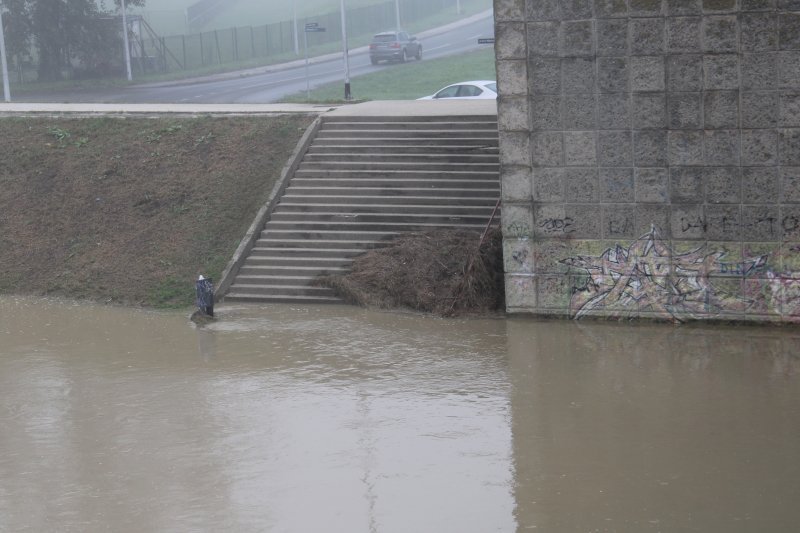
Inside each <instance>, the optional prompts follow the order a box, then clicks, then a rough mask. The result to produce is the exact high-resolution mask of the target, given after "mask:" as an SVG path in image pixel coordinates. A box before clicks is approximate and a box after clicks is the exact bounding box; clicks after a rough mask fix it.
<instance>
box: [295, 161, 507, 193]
mask: <svg viewBox="0 0 800 533" xmlns="http://www.w3.org/2000/svg"><path fill="white" fill-rule="evenodd" d="M299 178H333V179H335V180H345V179H367V180H374V179H377V178H381V179H391V178H394V179H396V180H398V182H400V183H406V182H409V181H425V180H429V179H437V180H438V179H448V180H451V179H456V180H471V179H476V180H487V181H491V182H494V183H497V184H498V185H499V184H500V179H499V178H498V173H497V171H496V170H488V171H487V170H468V169H466V168H464V166H463V165H460V166H458V167H457V168H454V169H451V170H430V169H422V170H413V169H410V170H409V169H391V168H384V169H380V170H371V169H325V168H315V169H301V170H298V171H297V172H295V174H294V177H293V178H292V180H291V181H290V182H289V187H292V186H294V185H295V182H296V180H297V179H299ZM332 185H333V184H332ZM381 188H383V186H381Z"/></svg>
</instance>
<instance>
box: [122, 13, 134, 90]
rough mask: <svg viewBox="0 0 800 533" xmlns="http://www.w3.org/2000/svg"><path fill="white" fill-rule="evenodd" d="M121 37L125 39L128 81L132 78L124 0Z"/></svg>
mask: <svg viewBox="0 0 800 533" xmlns="http://www.w3.org/2000/svg"><path fill="white" fill-rule="evenodd" d="M122 39H123V41H125V68H126V69H127V71H128V81H131V80H132V79H133V74H131V45H130V43H129V42H128V18H127V17H126V15H125V0H122Z"/></svg>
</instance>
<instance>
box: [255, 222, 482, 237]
mask: <svg viewBox="0 0 800 533" xmlns="http://www.w3.org/2000/svg"><path fill="white" fill-rule="evenodd" d="M487 222H488V219H481V220H480V221H479V222H475V221H473V220H462V219H458V220H452V219H440V220H430V219H428V220H417V221H415V222H405V221H396V222H389V221H382V222H378V221H373V222H366V221H349V222H345V221H341V222H339V221H307V220H302V221H298V220H281V221H278V220H270V221H269V222H267V224H266V225H265V231H272V230H284V231H289V230H296V231H299V232H305V233H309V234H310V235H309V237H310V238H315V236H316V235H318V234H319V232H320V231H334V232H337V231H369V232H386V233H403V232H409V231H430V230H434V229H438V228H449V229H481V230H482V229H483V228H484V227H485V226H486V223H487Z"/></svg>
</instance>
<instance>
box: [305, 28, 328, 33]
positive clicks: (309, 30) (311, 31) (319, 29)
mask: <svg viewBox="0 0 800 533" xmlns="http://www.w3.org/2000/svg"><path fill="white" fill-rule="evenodd" d="M316 31H325V28H320V27H319V26H315V27H313V28H306V33H314V32H316Z"/></svg>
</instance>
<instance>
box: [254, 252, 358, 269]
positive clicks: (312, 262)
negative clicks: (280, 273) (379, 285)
mask: <svg viewBox="0 0 800 533" xmlns="http://www.w3.org/2000/svg"><path fill="white" fill-rule="evenodd" d="M352 262H353V261H352V259H350V258H348V257H310V256H308V257H284V256H279V255H252V254H251V255H250V256H248V257H247V259H246V260H245V262H244V264H245V265H246V266H279V267H292V266H296V267H313V268H342V267H349V266H350V264H352Z"/></svg>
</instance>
